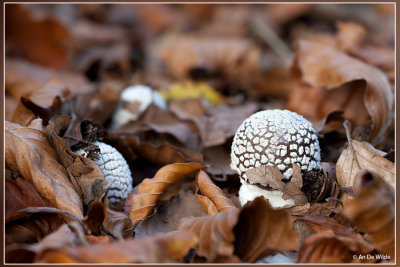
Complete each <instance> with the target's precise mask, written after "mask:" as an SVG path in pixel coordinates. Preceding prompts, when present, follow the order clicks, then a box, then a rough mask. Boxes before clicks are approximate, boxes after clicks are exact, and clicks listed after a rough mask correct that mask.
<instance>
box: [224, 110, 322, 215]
mask: <svg viewBox="0 0 400 267" xmlns="http://www.w3.org/2000/svg"><path fill="white" fill-rule="evenodd" d="M320 161H321V156H320V147H319V143H318V136H317V134H316V132H315V130H314V129H313V127H312V125H311V123H310V122H309V121H307V120H306V119H305V118H303V117H302V116H301V115H299V114H297V113H294V112H291V111H289V110H278V109H273V110H264V111H260V112H257V113H255V114H253V115H251V116H250V117H249V118H247V119H246V120H245V121H243V123H242V124H241V125H240V127H239V128H238V130H237V132H236V134H235V137H234V139H233V142H232V150H231V168H232V169H234V170H236V171H237V172H238V173H239V176H240V178H241V179H240V181H241V183H242V186H241V187H240V190H239V200H240V203H241V204H242V205H244V204H246V203H247V201H251V200H253V199H255V198H256V197H258V196H263V197H264V198H266V199H268V201H269V202H270V204H271V206H272V207H274V208H280V207H284V206H286V207H288V206H293V205H294V200H293V199H286V200H285V199H283V198H282V196H283V192H281V191H280V190H267V189H263V188H260V187H258V186H257V185H253V184H250V183H249V181H247V177H246V171H248V170H250V169H252V168H256V167H260V166H276V167H277V168H278V169H279V170H280V172H281V173H282V176H283V178H284V180H286V181H289V180H290V179H291V178H292V174H293V168H292V166H293V164H297V165H299V166H300V169H301V170H302V171H311V170H314V169H318V168H319V165H320ZM282 182H283V181H282Z"/></svg>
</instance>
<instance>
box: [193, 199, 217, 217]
mask: <svg viewBox="0 0 400 267" xmlns="http://www.w3.org/2000/svg"><path fill="white" fill-rule="evenodd" d="M196 197H197V200H198V201H199V203H200V204H201V206H202V207H203V209H204V210H205V211H206V212H207V214H208V215H214V214H217V213H218V209H217V207H216V206H215V204H214V203H213V202H212V201H211V199H209V198H208V197H205V196H202V195H196Z"/></svg>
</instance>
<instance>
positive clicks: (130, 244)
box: [35, 231, 197, 263]
mask: <svg viewBox="0 0 400 267" xmlns="http://www.w3.org/2000/svg"><path fill="white" fill-rule="evenodd" d="M196 241H197V240H196V237H195V236H194V235H192V234H190V233H187V232H182V231H175V232H170V233H167V234H161V235H154V236H149V237H144V238H137V239H133V240H132V239H131V240H126V241H120V242H114V243H110V244H97V245H93V246H90V247H86V246H78V247H68V248H61V249H60V248H55V249H51V248H49V249H47V250H44V251H42V252H41V253H40V254H38V255H37V256H36V258H35V262H41V263H72V262H74V263H78V262H81V263H104V262H107V263H155V262H158V263H168V262H182V261H183V258H184V256H186V254H187V253H188V251H189V249H190V248H191V247H193V246H194V245H195V244H196Z"/></svg>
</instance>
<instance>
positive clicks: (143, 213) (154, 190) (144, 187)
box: [129, 163, 204, 227]
mask: <svg viewBox="0 0 400 267" xmlns="http://www.w3.org/2000/svg"><path fill="white" fill-rule="evenodd" d="M202 168H204V165H202V164H200V163H176V164H170V165H167V166H165V167H163V168H161V169H160V170H158V172H157V173H156V175H155V176H154V177H153V178H151V179H148V178H147V179H144V180H143V182H142V183H141V185H140V188H139V192H138V194H133V195H132V207H131V210H130V212H129V218H130V219H131V220H132V224H133V227H136V226H137V225H138V224H139V223H140V222H141V221H142V220H143V219H144V218H146V217H147V216H149V215H150V214H151V213H152V212H153V209H154V207H155V206H156V203H157V200H158V198H159V196H160V195H161V194H162V193H163V192H164V191H165V190H166V189H167V188H168V187H169V186H171V185H172V184H174V183H176V182H177V181H179V180H180V179H182V178H183V177H184V176H185V175H188V174H190V173H192V172H195V171H197V170H199V169H202Z"/></svg>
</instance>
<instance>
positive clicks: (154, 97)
mask: <svg viewBox="0 0 400 267" xmlns="http://www.w3.org/2000/svg"><path fill="white" fill-rule="evenodd" d="M135 102H136V103H137V104H138V105H137V107H135V108H129V106H130V103H135ZM151 103H153V104H155V105H156V106H158V107H159V108H162V109H167V103H166V102H165V100H164V99H163V98H162V96H161V95H160V94H159V93H158V92H157V91H154V90H153V89H151V88H150V87H148V86H145V85H134V86H129V87H128V88H126V89H124V90H123V91H122V93H121V101H120V103H119V105H118V107H117V109H116V110H115V112H114V115H113V117H112V121H111V125H110V130H111V131H114V130H117V129H118V128H120V127H121V126H122V125H124V124H125V123H127V122H129V121H131V120H136V119H137V118H138V117H139V115H140V114H141V113H143V112H144V111H145V110H146V109H147V107H148V106H149V105H150V104H151ZM135 109H137V110H135Z"/></svg>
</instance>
